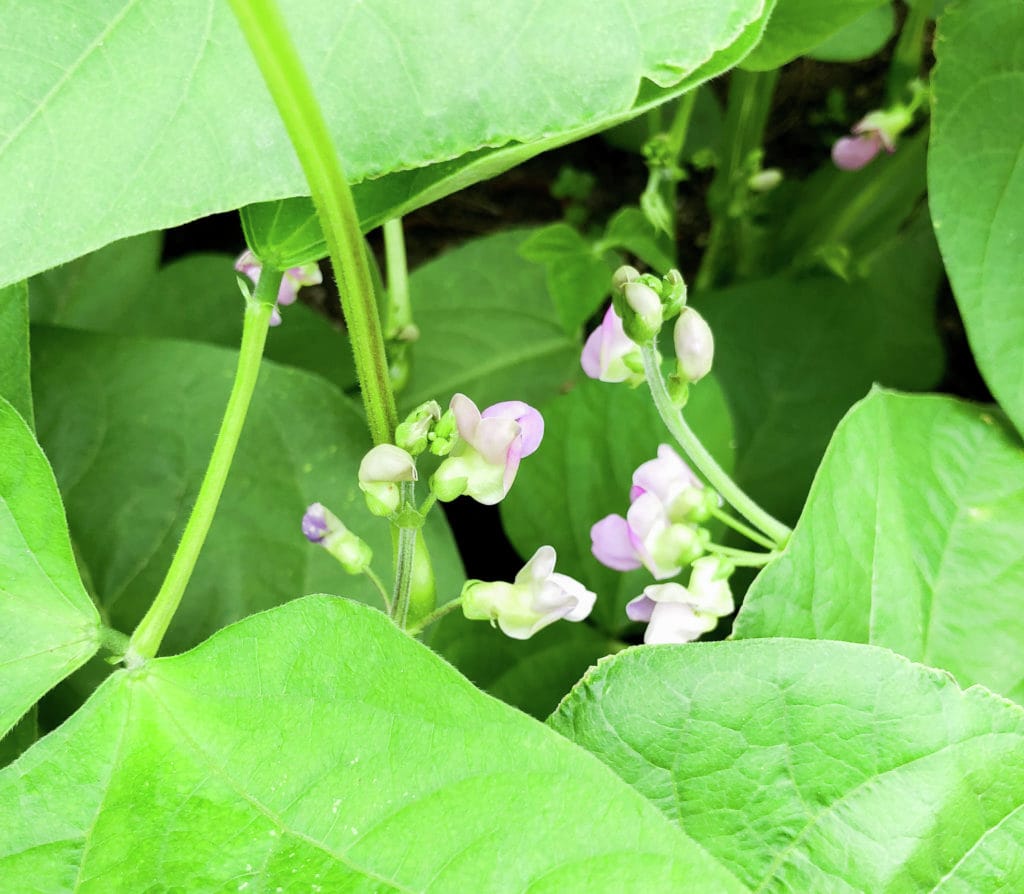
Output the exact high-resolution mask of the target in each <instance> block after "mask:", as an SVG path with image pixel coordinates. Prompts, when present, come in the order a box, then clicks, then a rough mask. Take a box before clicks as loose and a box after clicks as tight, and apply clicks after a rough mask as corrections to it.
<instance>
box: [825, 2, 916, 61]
mask: <svg viewBox="0 0 1024 894" xmlns="http://www.w3.org/2000/svg"><path fill="white" fill-rule="evenodd" d="M895 29H896V9H895V8H894V7H893V6H892V4H891V3H884V4H882V5H881V6H873V7H871V8H870V9H869V10H868V11H867V12H865V13H864V14H863V15H861V17H860V18H858V19H855V20H854V21H852V22H850V24H849V25H846V26H844V27H843V28H841V29H840V30H839V31H836V32H835V34H833V35H831V36H830V37H828V38H826V40H825V41H824V42H822V43H820V44H818V45H817V46H816V47H815V48H814V49H813V50H811V51H810V52H809V53H808V54H807V55H808V56H810V57H811V58H812V59H817V60H818V61H819V62H857V61H859V60H860V59H867V58H868V56H874V55H875V53H877V52H879V51H880V50H881V49H882V47H884V46H885V45H886V44H887V43H888V42H889V38H890V37H892V34H893V31H894V30H895Z"/></svg>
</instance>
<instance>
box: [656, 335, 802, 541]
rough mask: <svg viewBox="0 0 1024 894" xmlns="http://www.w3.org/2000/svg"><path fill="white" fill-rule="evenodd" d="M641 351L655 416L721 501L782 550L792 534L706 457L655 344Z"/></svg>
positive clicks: (704, 449)
mask: <svg viewBox="0 0 1024 894" xmlns="http://www.w3.org/2000/svg"><path fill="white" fill-rule="evenodd" d="M640 350H641V354H642V356H643V361H644V375H645V376H646V377H647V386H648V387H649V388H650V389H651V397H652V398H653V399H654V406H655V407H657V410H658V414H659V415H660V416H661V420H662V422H664V423H665V427H666V428H667V429H668V430H669V433H670V434H671V435H672V437H674V438H675V439H676V441H677V442H678V443H679V446H680V447H682V448H683V451H684V452H685V453H686V455H687V456H688V457H689V459H690V461H691V462H692V463H693V464H694V465H695V466H696V467H697V469H698V471H700V473H701V474H702V475H703V476H704V477H705V478H706V479H707V480H708V483H709V484H710V485H711V486H712V487H713V488H714V489H715V490H716V491H718V493H719V494H721V495H722V499H723V500H725V502H726V503H728V504H729V505H730V506H732V507H733V509H735V510H736V511H737V512H739V513H740V515H742V516H743V517H744V518H746V519H747V520H748V521H750V522H751V524H753V525H754V526H755V527H757V528H759V529H760V530H761V531H763V532H764V533H765V534H767V535H768V537H770V538H771V541H772V544H773V545H774V546H775V547H776V548H782V547H783V546H785V544H786V541H787V540H788V539H789V535H790V534H791V533H792V531H790V529H789V528H788V527H787V526H786V525H784V524H783V523H782V522H780V521H779V520H778V519H776V518H773V517H772V516H771V515H769V513H767V512H766V511H765V510H764V509H762V508H761V507H760V506H759V505H758V504H757V503H756V502H755V501H754V500H753V499H751V498H750V497H749V496H747V494H746V493H744V491H743V490H742V488H740V486H739V485H738V484H737V483H736V482H735V481H733V480H732V478H731V477H730V476H729V473H728V472H726V471H725V469H723V468H722V467H721V466H720V465H719V464H718V463H717V462H716V461H715V458H714V457H713V456H712V455H711V454H710V453H708V450H707V448H706V447H705V446H704V445H703V444H702V443H701V442H700V439H699V438H698V437H697V436H696V435H695V434H694V433H693V430H692V429H691V428H690V426H689V425H687V424H686V420H685V419H684V418H683V414H682V413H681V412H680V411H679V408H678V407H677V406H676V405H675V404H674V403H673V402H672V398H671V396H670V395H669V393H668V387H667V386H666V384H665V379H664V377H663V376H662V374H661V358H660V356H659V355H658V345H657V341H656V340H655V339H652V340H651V341H649V342H648V343H647V344H645V345H642V346H641V349H640Z"/></svg>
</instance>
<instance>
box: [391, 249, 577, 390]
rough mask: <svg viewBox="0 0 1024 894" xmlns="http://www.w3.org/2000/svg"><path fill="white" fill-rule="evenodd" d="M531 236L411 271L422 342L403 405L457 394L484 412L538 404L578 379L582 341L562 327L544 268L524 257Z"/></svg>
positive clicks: (441, 259)
mask: <svg viewBox="0 0 1024 894" xmlns="http://www.w3.org/2000/svg"><path fill="white" fill-rule="evenodd" d="M530 232H533V231H522V230H520V231H516V232H506V233H498V234H495V235H493V236H487V237H485V238H483V239H477V240H475V241H473V242H470V243H467V244H466V245H464V246H462V247H460V248H457V249H455V250H454V251H451V252H448V253H447V254H444V255H441V257H439V258H436V259H435V260H433V261H431V262H430V263H428V264H424V265H423V266H422V267H420V268H418V269H417V270H415V271H414V272H413V273H412V275H411V276H410V278H409V291H410V293H411V296H412V303H413V317H414V319H415V321H416V325H417V326H418V327H419V329H420V338H419V340H418V341H417V342H416V343H415V345H414V346H413V354H412V358H413V361H412V362H413V365H412V376H411V378H410V380H409V384H408V386H407V387H406V389H405V390H404V391H403V392H402V393H401V395H400V399H401V403H402V405H403V406H404V407H408V408H412V407H414V406H416V405H417V404H419V403H421V402H423V401H425V400H430V399H431V398H433V399H436V400H438V401H441V402H442V403H443V404H445V405H447V402H448V400H449V398H451V396H452V394H454V393H455V392H456V391H462V392H464V393H465V394H468V395H469V396H470V397H471V398H472V399H473V400H474V401H476V402H477V403H478V404H479V405H480V406H481V407H485V406H487V405H489V404H492V403H495V402H496V401H502V400H525V401H526V402H527V403H532V404H538V403H541V402H542V401H544V400H547V399H548V398H549V397H551V396H552V395H554V394H557V393H558V391H559V390H560V389H561V388H562V386H563V385H565V383H567V382H569V381H571V380H572V379H573V377H574V376H575V375H576V369H577V359H578V356H579V343H578V342H577V341H576V339H575V338H571V337H570V336H569V335H567V334H566V332H565V330H564V328H563V327H562V324H561V321H560V319H559V314H558V311H557V310H556V309H555V305H554V303H553V302H552V300H551V298H550V297H549V295H548V291H547V286H546V284H545V278H544V269H543V268H542V267H539V266H538V265H536V264H531V263H530V262H529V261H526V260H525V259H524V258H522V257H521V256H520V254H519V246H520V245H521V244H522V242H523V240H524V239H525V238H526V236H527V235H528V233H530Z"/></svg>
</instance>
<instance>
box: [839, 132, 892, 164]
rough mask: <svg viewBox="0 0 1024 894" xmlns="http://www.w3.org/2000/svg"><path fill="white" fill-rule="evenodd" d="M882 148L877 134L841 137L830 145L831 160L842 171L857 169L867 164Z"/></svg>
mask: <svg viewBox="0 0 1024 894" xmlns="http://www.w3.org/2000/svg"><path fill="white" fill-rule="evenodd" d="M881 148H882V141H881V139H879V137H878V135H877V134H864V135H863V136H858V137H842V138H841V139H838V140H836V142H835V145H833V147H832V161H833V162H834V163H835V166H836V167H837V168H839V169H840V170H842V171H859V170H860V169H861V168H863V167H864V166H865V165H867V164H868V163H869V162H870V161H871V160H872V159H873V158H874V157H875V156H876V155H878V152H879V150H880V149H881Z"/></svg>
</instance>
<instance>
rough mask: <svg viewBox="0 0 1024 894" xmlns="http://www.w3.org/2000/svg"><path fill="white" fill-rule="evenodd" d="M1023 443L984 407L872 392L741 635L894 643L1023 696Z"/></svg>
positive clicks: (750, 606) (748, 605) (756, 590)
mask: <svg viewBox="0 0 1024 894" xmlns="http://www.w3.org/2000/svg"><path fill="white" fill-rule="evenodd" d="M1022 541H1024V449H1022V448H1021V445H1020V442H1019V440H1018V439H1017V438H1016V437H1015V436H1014V435H1013V434H1012V433H1011V432H1009V431H1008V430H1007V429H1006V428H1005V427H1004V426H1003V425H1002V424H1000V423H999V422H997V421H996V420H995V419H994V418H993V417H992V415H991V414H990V413H989V412H987V411H986V410H985V409H983V408H981V407H974V406H972V405H970V404H965V403H960V402H958V401H955V400H952V399H950V398H944V397H934V396H927V397H910V396H904V395H897V394H886V393H880V392H876V393H874V394H872V395H871V396H870V397H869V398H867V399H866V400H864V401H863V402H862V403H860V404H858V405H857V406H856V407H854V409H853V410H851V411H850V413H849V415H848V416H847V417H846V419H845V420H843V422H842V423H841V424H840V426H839V428H838V429H837V430H836V433H835V436H834V438H833V439H832V443H831V445H830V446H829V450H828V453H827V454H826V456H825V460H824V462H823V463H822V466H821V469H820V470H819V472H818V476H817V478H816V479H815V482H814V487H813V488H812V490H811V495H810V498H809V499H808V504H807V509H806V510H805V512H804V515H803V517H802V518H801V520H800V524H799V525H798V526H797V529H796V532H795V534H794V535H793V540H792V542H791V543H790V545H789V547H788V548H787V550H786V554H785V555H784V556H783V557H782V558H781V559H779V560H778V561H777V562H774V563H773V564H772V565H770V566H768V568H766V569H765V570H764V571H763V572H761V575H760V576H759V577H758V578H757V580H756V581H755V582H754V586H753V587H752V589H751V590H750V592H749V593H748V594H747V599H746V601H745V602H744V604H743V610H742V611H741V612H740V615H739V617H738V618H737V619H736V625H735V628H734V635H735V636H736V637H743V638H749V637H767V636H789V637H808V638H812V639H841V640H849V641H852V642H864V643H872V644H874V645H878V646H886V647H887V648H890V649H893V650H895V651H897V652H900V653H902V654H903V655H906V656H907V657H908V658H911V659H913V660H915V661H921V662H923V663H925V664H930V665H933V666H935V667H941V668H944V669H946V670H948V671H950V672H952V673H953V674H955V675H956V677H957V679H958V680H959V681H960V682H961V683H962V684H963V685H965V686H966V685H970V684H972V683H982V684H984V685H986V686H989V687H990V688H992V689H994V690H996V691H997V692H1001V693H1002V694H1004V695H1006V696H1009V697H1010V698H1014V699H1016V700H1018V701H1021V700H1024V620H1022V618H1021V613H1020V605H1019V599H1020V594H1021V592H1024V557H1022V556H1021V555H1019V554H1018V552H1017V551H1016V550H1014V549H1013V547H1012V544H1016V543H1020V542H1022Z"/></svg>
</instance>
